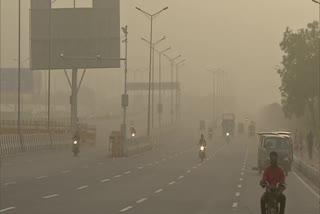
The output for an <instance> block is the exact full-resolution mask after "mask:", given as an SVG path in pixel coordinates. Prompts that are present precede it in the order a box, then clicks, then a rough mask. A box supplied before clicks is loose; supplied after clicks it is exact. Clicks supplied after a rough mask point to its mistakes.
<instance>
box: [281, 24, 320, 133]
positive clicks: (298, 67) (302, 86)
mask: <svg viewBox="0 0 320 214" xmlns="http://www.w3.org/2000/svg"><path fill="white" fill-rule="evenodd" d="M319 36H320V33H319V25H318V22H317V21H314V22H312V23H309V24H308V25H307V28H306V29H299V30H297V32H293V31H292V30H291V29H290V28H289V27H287V28H286V31H285V32H284V35H283V40H282V42H281V43H280V47H281V50H282V51H283V52H284V55H283V56H282V62H281V64H282V65H281V67H279V68H278V69H277V72H278V73H279V75H280V77H281V86H280V88H279V89H280V92H281V97H282V99H281V103H282V107H283V111H284V113H285V115H286V117H289V118H291V117H292V116H296V117H301V116H304V113H305V111H306V107H307V108H308V111H309V112H310V114H311V115H312V116H311V118H312V119H313V121H312V124H313V126H314V127H315V125H316V119H315V103H316V97H317V90H318V87H317V86H318V85H319V82H318V75H319Z"/></svg>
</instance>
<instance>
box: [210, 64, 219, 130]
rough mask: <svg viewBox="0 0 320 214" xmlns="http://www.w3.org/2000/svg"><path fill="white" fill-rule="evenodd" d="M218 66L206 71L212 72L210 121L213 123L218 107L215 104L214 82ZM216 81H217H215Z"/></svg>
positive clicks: (215, 91)
mask: <svg viewBox="0 0 320 214" xmlns="http://www.w3.org/2000/svg"><path fill="white" fill-rule="evenodd" d="M219 70H220V68H218V69H215V70H207V71H208V72H210V73H211V74H212V122H213V124H215V121H216V117H217V109H218V105H217V101H218V98H217V94H218V93H217V84H215V80H216V78H215V75H217V74H218V72H219ZM217 82H218V81H217Z"/></svg>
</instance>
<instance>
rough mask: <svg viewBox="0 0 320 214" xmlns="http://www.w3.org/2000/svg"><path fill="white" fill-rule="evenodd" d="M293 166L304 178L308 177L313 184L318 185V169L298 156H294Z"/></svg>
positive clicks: (319, 173) (319, 177) (319, 175)
mask: <svg viewBox="0 0 320 214" xmlns="http://www.w3.org/2000/svg"><path fill="white" fill-rule="evenodd" d="M294 167H295V169H296V170H298V171H299V172H300V173H301V174H303V175H304V176H305V177H306V178H308V179H309V180H310V181H311V182H312V183H313V184H314V185H318V184H319V181H320V171H319V169H316V168H314V167H312V166H310V165H309V164H307V163H306V162H304V161H303V160H301V159H300V158H298V157H296V156H295V157H294Z"/></svg>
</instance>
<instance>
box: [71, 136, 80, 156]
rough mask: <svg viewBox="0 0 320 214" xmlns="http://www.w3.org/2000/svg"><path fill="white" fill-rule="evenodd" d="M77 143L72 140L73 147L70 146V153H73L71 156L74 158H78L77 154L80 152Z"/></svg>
mask: <svg viewBox="0 0 320 214" xmlns="http://www.w3.org/2000/svg"><path fill="white" fill-rule="evenodd" d="M79 147H80V146H79V141H78V140H74V141H73V145H72V152H73V156H74V157H76V156H78V154H79V152H80V148H79Z"/></svg>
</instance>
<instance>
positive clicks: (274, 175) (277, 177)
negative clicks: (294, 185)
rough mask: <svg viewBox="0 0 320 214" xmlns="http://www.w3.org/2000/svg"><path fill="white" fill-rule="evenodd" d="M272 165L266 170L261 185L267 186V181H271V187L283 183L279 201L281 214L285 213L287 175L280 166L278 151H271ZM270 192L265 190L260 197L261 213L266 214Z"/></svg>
mask: <svg viewBox="0 0 320 214" xmlns="http://www.w3.org/2000/svg"><path fill="white" fill-rule="evenodd" d="M270 163H271V165H270V166H269V167H268V168H266V169H265V170H264V173H263V176H262V180H261V181H260V185H261V186H262V187H265V185H266V182H268V183H269V185H270V187H276V186H277V184H282V185H281V187H280V189H279V195H278V201H279V203H280V212H279V214H284V211H285V205H286V196H285V195H284V194H283V191H284V189H285V175H284V172H283V170H282V169H281V168H280V167H279V166H278V153H277V152H275V151H273V152H271V153H270ZM267 198H268V192H264V194H263V195H262V197H261V199H260V207H261V214H266V211H267V210H266V204H267Z"/></svg>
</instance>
